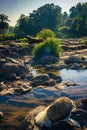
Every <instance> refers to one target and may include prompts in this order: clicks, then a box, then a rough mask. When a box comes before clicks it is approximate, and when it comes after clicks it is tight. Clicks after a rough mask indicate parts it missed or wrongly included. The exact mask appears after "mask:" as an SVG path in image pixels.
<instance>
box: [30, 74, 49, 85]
mask: <svg viewBox="0 0 87 130" xmlns="http://www.w3.org/2000/svg"><path fill="white" fill-rule="evenodd" d="M48 80H49V76H48V75H47V74H42V75H38V76H36V77H34V78H33V79H32V80H31V86H40V85H45V83H46V82H47V81H48Z"/></svg>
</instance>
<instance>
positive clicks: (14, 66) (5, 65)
mask: <svg viewBox="0 0 87 130" xmlns="http://www.w3.org/2000/svg"><path fill="white" fill-rule="evenodd" d="M28 72H29V69H28V68H27V67H25V66H24V65H21V64H19V63H16V62H10V61H8V60H5V59H1V61H0V77H9V76H10V77H11V78H12V79H15V78H16V77H15V76H16V75H17V76H19V75H24V74H27V73H28Z"/></svg>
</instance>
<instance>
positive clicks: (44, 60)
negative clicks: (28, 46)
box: [35, 55, 59, 65]
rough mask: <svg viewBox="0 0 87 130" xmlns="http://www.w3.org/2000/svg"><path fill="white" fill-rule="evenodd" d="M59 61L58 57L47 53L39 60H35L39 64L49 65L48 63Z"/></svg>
mask: <svg viewBox="0 0 87 130" xmlns="http://www.w3.org/2000/svg"><path fill="white" fill-rule="evenodd" d="M58 61H59V58H58V57H55V56H51V55H46V56H43V57H41V58H40V59H39V60H38V61H35V62H36V63H37V64H42V65H47V64H54V63H56V62H58Z"/></svg>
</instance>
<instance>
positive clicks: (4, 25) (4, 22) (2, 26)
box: [0, 14, 10, 39]
mask: <svg viewBox="0 0 87 130" xmlns="http://www.w3.org/2000/svg"><path fill="white" fill-rule="evenodd" d="M8 22H10V20H9V19H8V16H7V15H5V14H0V30H1V31H2V34H3V39H4V33H5V30H6V29H8V27H9V24H8Z"/></svg>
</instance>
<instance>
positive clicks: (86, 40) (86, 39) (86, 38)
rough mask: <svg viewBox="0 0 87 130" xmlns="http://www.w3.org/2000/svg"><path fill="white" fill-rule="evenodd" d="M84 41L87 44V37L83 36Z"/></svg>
mask: <svg viewBox="0 0 87 130" xmlns="http://www.w3.org/2000/svg"><path fill="white" fill-rule="evenodd" d="M83 43H84V44H85V45H87V37H83Z"/></svg>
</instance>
